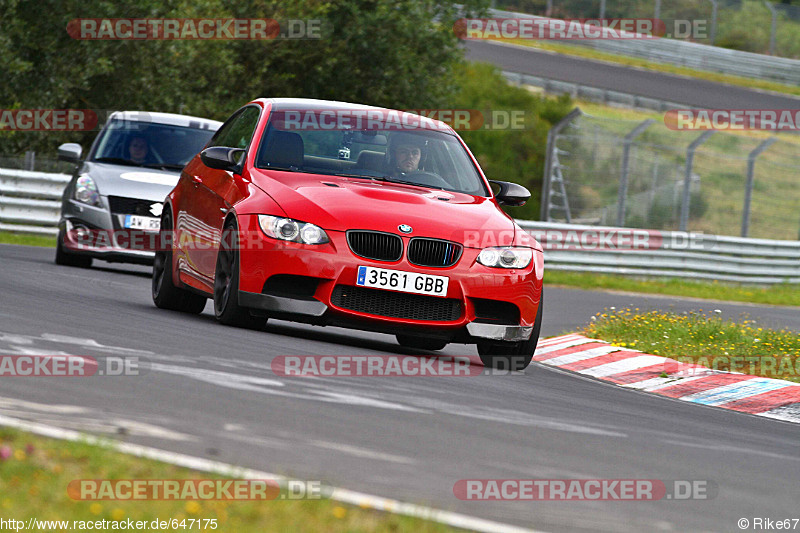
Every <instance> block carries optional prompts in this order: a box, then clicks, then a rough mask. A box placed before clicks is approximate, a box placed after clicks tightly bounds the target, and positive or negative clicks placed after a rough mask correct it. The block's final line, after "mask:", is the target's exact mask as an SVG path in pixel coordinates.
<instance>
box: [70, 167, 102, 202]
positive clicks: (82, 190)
mask: <svg viewBox="0 0 800 533" xmlns="http://www.w3.org/2000/svg"><path fill="white" fill-rule="evenodd" d="M72 196H73V198H75V199H76V200H77V201H79V202H80V203H82V204H88V205H93V206H95V207H100V193H99V192H98V190H97V185H96V184H95V182H94V180H93V179H92V178H90V177H89V176H88V175H87V174H83V175H81V176H80V177H79V178H78V181H77V182H75V192H74V193H73V195H72Z"/></svg>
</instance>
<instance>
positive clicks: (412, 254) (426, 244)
mask: <svg viewBox="0 0 800 533" xmlns="http://www.w3.org/2000/svg"><path fill="white" fill-rule="evenodd" d="M462 250H463V248H462V246H461V245H460V244H457V243H454V242H450V241H442V240H439V239H425V238H421V237H414V238H413V239H411V242H409V243H408V261H409V262H410V263H412V264H414V265H419V266H427V267H449V266H453V265H455V264H456V263H457V262H458V260H459V258H460V257H461V252H462Z"/></svg>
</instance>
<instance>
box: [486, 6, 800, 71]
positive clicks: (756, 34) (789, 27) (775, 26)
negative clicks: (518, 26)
mask: <svg viewBox="0 0 800 533" xmlns="http://www.w3.org/2000/svg"><path fill="white" fill-rule="evenodd" d="M793 4H794V5H793ZM793 4H790V3H775V2H769V1H767V0H670V1H669V2H664V1H662V0H497V1H496V2H495V3H494V6H495V7H497V8H498V9H505V10H508V11H516V12H520V13H528V14H530V15H539V16H550V17H555V18H656V19H660V20H662V21H664V24H665V27H666V31H667V34H668V36H672V37H675V38H682V39H688V40H691V41H693V42H698V43H703V44H711V45H715V46H721V47H724V48H732V49H736V50H744V51H746V52H756V53H761V54H771V55H777V56H781V57H789V58H800V4H798V3H797V2H793ZM685 21H689V22H690V23H692V22H693V21H694V22H693V23H692V24H689V25H687V24H686V22H685ZM690 29H691V32H690Z"/></svg>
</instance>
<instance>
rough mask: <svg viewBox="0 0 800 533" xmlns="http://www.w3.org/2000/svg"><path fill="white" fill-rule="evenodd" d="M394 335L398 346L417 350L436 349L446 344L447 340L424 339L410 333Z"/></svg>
mask: <svg viewBox="0 0 800 533" xmlns="http://www.w3.org/2000/svg"><path fill="white" fill-rule="evenodd" d="M396 337H397V342H398V343H400V346H404V347H406V348H415V349H417V350H431V351H436V350H441V349H442V348H444V347H445V346H447V341H442V340H438V339H426V338H424V337H412V336H410V335H396Z"/></svg>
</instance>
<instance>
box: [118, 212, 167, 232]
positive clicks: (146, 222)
mask: <svg viewBox="0 0 800 533" xmlns="http://www.w3.org/2000/svg"><path fill="white" fill-rule="evenodd" d="M125 227H126V228H129V229H140V230H143V231H159V230H160V229H161V219H160V218H153V217H140V216H137V215H125Z"/></svg>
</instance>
